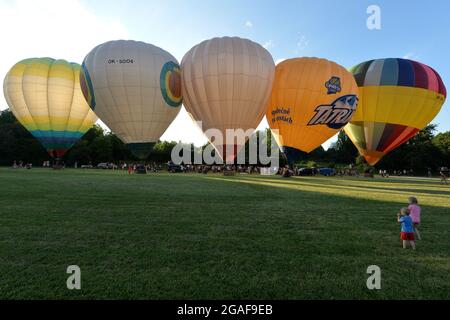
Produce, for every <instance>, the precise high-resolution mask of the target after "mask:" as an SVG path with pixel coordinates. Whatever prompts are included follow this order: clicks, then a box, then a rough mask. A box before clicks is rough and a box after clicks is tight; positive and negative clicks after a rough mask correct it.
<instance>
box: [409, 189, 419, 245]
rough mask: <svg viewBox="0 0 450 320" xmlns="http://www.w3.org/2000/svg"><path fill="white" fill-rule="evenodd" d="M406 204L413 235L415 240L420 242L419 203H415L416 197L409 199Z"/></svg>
mask: <svg viewBox="0 0 450 320" xmlns="http://www.w3.org/2000/svg"><path fill="white" fill-rule="evenodd" d="M408 202H409V206H408V209H409V216H410V217H411V219H412V221H413V228H414V233H415V234H416V236H417V240H421V237H420V232H419V226H420V211H421V208H420V206H419V202H418V201H417V198H416V197H409V198H408Z"/></svg>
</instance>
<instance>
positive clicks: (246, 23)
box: [245, 20, 253, 28]
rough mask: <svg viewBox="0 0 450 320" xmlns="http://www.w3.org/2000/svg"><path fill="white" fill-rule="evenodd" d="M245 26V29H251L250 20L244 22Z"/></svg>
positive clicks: (251, 23)
mask: <svg viewBox="0 0 450 320" xmlns="http://www.w3.org/2000/svg"><path fill="white" fill-rule="evenodd" d="M245 26H246V27H247V28H252V27H253V22H251V21H250V20H247V21H246V22H245Z"/></svg>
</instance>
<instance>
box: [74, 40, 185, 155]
mask: <svg viewBox="0 0 450 320" xmlns="http://www.w3.org/2000/svg"><path fill="white" fill-rule="evenodd" d="M81 87H82V89H83V93H84V96H85V98H86V100H87V101H88V103H89V105H90V106H91V108H92V110H94V111H95V113H96V114H97V115H98V116H99V118H100V119H101V120H102V121H103V122H104V123H105V124H106V125H107V126H108V127H109V128H110V129H111V130H112V131H113V132H114V133H115V134H116V135H117V136H118V137H119V138H120V139H121V140H122V141H123V142H124V143H125V144H127V145H128V147H129V148H130V150H131V151H132V153H133V154H134V155H135V156H136V157H137V158H139V159H142V160H143V159H145V158H147V157H148V155H149V153H150V152H151V150H152V148H153V146H154V144H155V143H156V141H157V140H158V139H159V138H160V137H161V136H162V134H163V133H164V131H166V129H167V128H168V126H169V125H170V124H171V123H172V121H173V120H174V119H175V117H176V116H177V114H178V112H179V111H180V105H181V102H182V97H181V75H180V67H179V65H178V61H177V60H176V59H175V58H174V57H173V56H172V55H171V54H170V53H168V52H167V51H165V50H163V49H161V48H159V47H156V46H154V45H151V44H148V43H144V42H138V41H125V40H118V41H110V42H106V43H104V44H101V45H99V46H97V47H95V48H94V49H93V50H92V51H91V52H90V53H89V54H88V55H87V56H86V58H85V59H84V61H83V64H82V72H81Z"/></svg>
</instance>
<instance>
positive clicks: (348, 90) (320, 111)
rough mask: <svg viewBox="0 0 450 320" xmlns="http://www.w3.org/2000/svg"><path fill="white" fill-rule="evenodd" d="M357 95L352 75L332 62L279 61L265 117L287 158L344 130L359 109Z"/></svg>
mask: <svg viewBox="0 0 450 320" xmlns="http://www.w3.org/2000/svg"><path fill="white" fill-rule="evenodd" d="M357 95H358V86H357V84H356V81H355V79H354V78H353V75H352V74H351V73H350V72H348V71H347V70H346V69H345V68H344V67H342V66H340V65H338V64H336V63H334V62H332V61H328V60H325V59H319V58H295V59H289V60H285V61H283V62H281V63H279V64H278V65H277V66H276V68H275V80H274V85H273V89H272V95H271V97H270V100H269V106H268V109H267V112H266V117H267V121H268V122H269V126H270V128H271V129H272V133H273V134H274V137H275V139H276V141H277V143H278V145H279V146H280V147H282V149H283V151H285V154H286V155H287V156H288V160H289V155H288V153H290V151H295V149H297V150H301V151H304V152H308V153H309V152H311V151H313V150H314V149H316V148H317V147H319V146H320V145H321V144H322V143H324V142H325V141H327V140H328V139H330V138H331V137H332V136H334V135H335V134H336V133H337V132H338V131H339V130H341V128H343V127H344V126H345V125H346V124H347V123H348V122H349V121H350V120H351V118H352V116H353V114H354V113H355V111H356V107H357V105H358V97H357ZM276 129H277V130H278V132H277V131H276Z"/></svg>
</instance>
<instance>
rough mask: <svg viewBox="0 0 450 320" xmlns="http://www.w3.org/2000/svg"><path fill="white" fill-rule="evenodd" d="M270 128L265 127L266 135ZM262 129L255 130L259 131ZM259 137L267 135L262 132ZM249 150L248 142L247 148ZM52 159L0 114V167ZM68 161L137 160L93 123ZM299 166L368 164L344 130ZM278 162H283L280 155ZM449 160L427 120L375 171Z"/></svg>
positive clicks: (442, 137) (8, 115)
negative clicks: (420, 128)
mask: <svg viewBox="0 0 450 320" xmlns="http://www.w3.org/2000/svg"><path fill="white" fill-rule="evenodd" d="M268 132H270V130H269V129H267V131H266V134H267V133H268ZM262 133H264V132H257V133H256V134H257V135H258V137H259V135H261V134H262ZM261 136H265V135H264V134H262V135H261ZM267 137H268V138H267V139H266V143H267V144H268V145H270V141H271V139H272V137H271V135H270V134H269V135H267ZM176 144H177V142H175V141H158V143H157V144H156V145H155V147H154V149H153V151H152V153H151V154H150V156H149V157H148V159H147V161H146V162H157V163H164V162H168V161H169V160H171V153H172V149H173V148H174V147H175V145H176ZM206 146H207V145H205V146H202V147H201V148H196V147H194V146H193V145H190V150H191V152H192V155H191V157H192V158H193V154H194V152H199V150H200V151H201V150H202V149H204V148H205V147H206ZM246 152H248V145H247V147H246ZM48 160H50V157H49V155H48V153H47V152H46V151H45V149H44V148H43V147H42V146H41V144H40V143H39V142H38V141H37V140H36V139H35V138H34V137H33V136H32V135H31V134H30V133H29V132H28V131H27V130H26V129H25V128H24V127H23V126H22V125H21V124H20V123H19V122H18V121H17V119H16V118H15V117H14V115H13V114H12V112H11V111H10V110H9V109H7V110H3V111H1V112H0V165H2V166H10V165H11V164H12V163H13V162H14V161H17V162H19V161H22V162H23V163H32V164H33V165H34V166H40V165H42V163H43V162H44V161H48ZM62 160H63V161H64V162H65V163H66V165H68V166H73V165H74V164H75V163H78V165H82V164H89V163H90V164H92V165H96V164H98V163H102V162H113V163H120V162H128V163H129V162H137V159H135V158H134V157H133V155H132V154H131V152H130V151H129V150H128V149H127V147H126V146H125V145H124V143H123V142H122V141H121V140H120V139H119V138H118V137H117V136H116V135H115V134H113V133H111V132H106V131H105V130H104V129H103V128H102V127H100V126H98V125H95V126H93V127H92V128H91V129H90V130H89V131H88V132H87V133H86V134H85V135H84V136H83V137H82V138H81V139H80V140H79V141H78V142H77V143H76V144H75V145H74V146H73V147H72V148H71V149H70V150H69V151H68V152H67V153H66V154H65V156H64V158H63V159H62ZM297 160H298V165H301V166H305V165H309V166H314V165H323V166H330V167H339V166H348V165H349V164H354V165H357V166H359V167H360V168H361V169H365V168H367V167H369V166H368V165H367V164H366V163H365V160H364V158H363V157H361V156H359V155H358V150H357V149H356V148H355V146H354V145H353V143H352V142H351V140H350V139H349V138H348V137H347V135H346V134H345V133H344V131H341V132H339V134H338V139H337V141H336V142H335V143H333V144H332V145H331V146H330V148H328V149H327V150H324V149H323V148H322V147H319V148H317V149H316V150H314V151H313V152H311V153H309V154H306V153H301V154H300V156H299V158H298V159H297ZM282 164H285V160H284V159H282ZM449 164H450V131H447V132H444V133H438V134H436V125H434V124H430V125H428V126H427V127H426V128H424V129H423V130H421V131H420V132H419V133H418V134H417V135H416V136H414V137H413V138H411V139H410V140H409V141H408V142H406V143H404V144H403V145H401V146H400V147H398V148H397V149H395V150H394V151H392V152H390V153H389V154H388V155H386V156H385V157H384V158H383V159H382V160H381V161H380V162H379V163H378V164H376V166H375V169H383V170H390V171H392V170H411V169H412V170H413V171H414V173H416V174H424V173H426V172H427V171H428V169H431V170H432V171H433V172H436V171H437V170H438V168H439V167H441V166H449Z"/></svg>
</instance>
